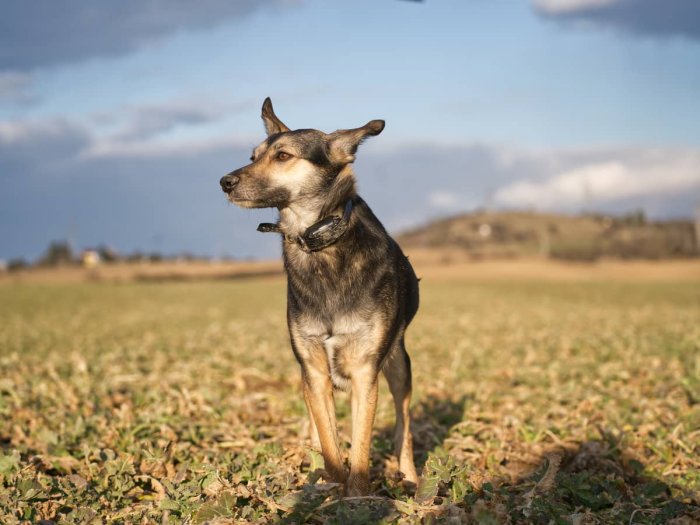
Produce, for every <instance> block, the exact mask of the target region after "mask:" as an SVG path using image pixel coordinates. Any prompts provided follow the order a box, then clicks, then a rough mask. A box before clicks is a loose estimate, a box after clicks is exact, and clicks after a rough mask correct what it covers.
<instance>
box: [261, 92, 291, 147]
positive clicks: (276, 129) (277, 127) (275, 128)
mask: <svg viewBox="0 0 700 525" xmlns="http://www.w3.org/2000/svg"><path fill="white" fill-rule="evenodd" d="M262 119H263V122H264V123H265V131H267V136H268V137H269V136H270V135H274V134H275V133H284V132H285V131H289V128H288V127H287V126H285V125H284V123H283V122H282V121H281V120H280V119H278V118H277V115H275V110H274V109H272V100H270V97H267V98H266V99H265V102H263V105H262Z"/></svg>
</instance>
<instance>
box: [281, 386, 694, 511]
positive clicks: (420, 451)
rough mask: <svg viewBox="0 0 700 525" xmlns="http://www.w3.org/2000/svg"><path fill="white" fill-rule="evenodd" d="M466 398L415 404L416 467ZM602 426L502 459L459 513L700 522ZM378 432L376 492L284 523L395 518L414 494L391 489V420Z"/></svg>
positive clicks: (439, 443) (436, 447)
mask: <svg viewBox="0 0 700 525" xmlns="http://www.w3.org/2000/svg"><path fill="white" fill-rule="evenodd" d="M469 400H470V399H469V396H460V397H456V398H447V397H440V396H431V395H428V396H425V397H423V398H422V399H420V400H419V401H418V402H417V403H416V404H414V405H413V407H412V415H413V422H412V431H413V440H414V458H415V462H416V468H417V470H418V472H421V471H424V468H425V467H426V465H425V464H426V461H427V460H428V458H429V457H430V456H431V454H435V453H437V454H440V453H444V449H445V444H446V439H447V438H448V437H449V436H450V433H451V432H452V431H453V430H454V427H455V425H457V424H458V423H460V422H462V421H463V420H464V413H465V406H466V405H467V403H468V402H469ZM599 432H600V438H599V439H592V440H590V441H587V442H584V443H573V444H569V445H567V446H564V445H562V444H561V443H559V444H551V443H542V442H535V443H532V444H531V446H528V447H527V449H524V450H522V451H520V452H523V453H524V456H527V460H526V461H524V462H518V461H514V460H513V459H512V458H506V459H504V461H503V462H502V464H501V467H502V468H501V469H500V471H499V473H498V479H495V478H494V479H488V478H486V477H484V478H482V479H481V481H480V482H479V483H477V484H474V487H473V489H472V491H471V492H470V494H467V495H466V496H465V497H464V499H463V500H462V502H461V504H460V507H461V509H462V510H461V511H460V512H462V515H461V519H462V520H465V519H466V520H467V521H469V520H472V519H473V518H475V516H473V515H471V516H470V513H473V512H477V513H481V514H482V515H481V517H479V516H476V518H478V519H476V521H477V522H481V521H480V520H481V518H483V520H485V522H489V523H490V522H494V523H500V522H508V521H509V520H512V518H513V516H509V515H508V514H507V513H506V514H502V512H503V509H504V508H507V507H510V505H511V504H512V505H516V503H514V502H517V505H520V506H521V507H522V506H524V505H527V506H529V507H528V510H527V512H528V513H529V517H527V518H526V521H525V522H528V523H530V522H531V523H548V522H550V523H551V522H557V519H559V520H560V521H561V520H563V519H564V518H565V517H566V516H568V514H567V513H570V512H571V509H572V508H578V509H579V511H577V512H579V514H581V516H584V515H586V514H588V513H591V512H592V513H596V514H597V513H601V514H600V515H601V516H602V515H605V516H607V518H610V519H612V520H613V521H609V522H610V523H613V522H615V523H617V522H620V523H622V522H623V521H624V523H631V522H634V523H655V524H656V523H659V524H660V523H668V522H670V521H672V520H674V521H673V522H674V523H676V522H677V523H695V522H696V521H693V520H696V519H697V520H700V507H699V506H698V505H697V502H695V503H693V502H690V503H689V502H688V501H682V500H681V499H680V498H674V497H673V496H672V492H671V488H670V487H669V486H668V484H667V483H666V482H665V481H663V480H662V479H660V478H658V477H655V476H653V475H652V474H650V473H649V471H648V469H647V468H646V466H645V465H643V464H642V463H641V462H640V461H638V460H637V459H635V457H634V456H633V455H631V454H629V453H628V451H626V449H625V447H624V446H623V444H622V442H621V438H620V436H619V435H617V434H616V433H614V432H612V431H609V430H605V429H602V428H601V429H599ZM374 436H375V437H374V443H373V449H372V465H373V467H372V472H371V477H372V479H373V480H374V483H375V485H374V487H373V495H372V496H370V497H368V498H366V499H362V498H361V501H360V500H358V501H352V500H353V498H350V500H347V499H338V500H335V501H333V502H332V504H330V505H329V504H327V505H329V506H328V507H327V508H326V509H325V512H323V516H319V515H316V511H315V510H311V512H308V509H307V512H306V513H304V512H301V513H299V512H294V513H293V514H292V516H287V518H286V519H283V520H282V522H284V523H298V522H299V521H295V520H294V517H296V519H298V518H299V517H300V516H303V515H305V516H306V518H309V517H311V516H314V517H316V518H318V519H319V520H321V521H319V522H323V523H343V524H345V523H348V524H353V523H357V524H360V523H384V522H386V520H387V519H391V518H392V516H395V515H396V507H395V505H394V504H393V502H392V500H393V499H403V498H405V497H408V496H410V494H407V493H406V492H403V493H401V492H396V491H394V492H393V493H392V487H393V488H394V489H396V487H398V486H400V483H399V482H398V481H397V480H398V478H397V465H396V458H395V457H394V456H393V436H394V428H393V425H387V426H382V427H380V428H379V429H378V430H377V431H376V432H375V434H374ZM521 457H522V455H521ZM457 463H459V461H457ZM476 470H478V469H476ZM449 490H450V489H449V488H447V487H444V486H441V489H440V494H439V495H438V501H439V500H440V498H441V497H448V494H449ZM517 505H516V506H517ZM514 508H515V507H514ZM498 509H501V510H500V511H499V510H498ZM295 510H296V511H302V510H303V509H302V508H301V507H300V508H298V509H295ZM512 510H513V509H511V511H512ZM514 512H515V511H514ZM518 512H519V511H518ZM562 513H564V514H562ZM606 513H607V514H606ZM565 514H566V516H564V515H565ZM591 515H592V514H591ZM519 517H520V518H524V516H519ZM569 517H570V516H569ZM290 518H291V520H290ZM607 518H606V519H607ZM456 519H457V518H456ZM567 519H568V518H567ZM581 519H583V518H581ZM684 519H687V520H689V521H683V520H684ZM489 520H490V521H489ZM619 520H622V521H619ZM675 520H680V521H675ZM303 521H306V520H303ZM515 521H518V519H515ZM518 522H520V521H518ZM567 522H568V521H567ZM698 522H700V521H698ZM581 523H587V522H586V521H585V520H584V521H581Z"/></svg>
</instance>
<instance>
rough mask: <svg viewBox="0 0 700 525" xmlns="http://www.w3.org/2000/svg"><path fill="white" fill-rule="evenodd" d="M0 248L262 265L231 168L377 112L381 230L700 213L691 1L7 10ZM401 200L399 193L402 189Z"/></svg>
mask: <svg viewBox="0 0 700 525" xmlns="http://www.w3.org/2000/svg"><path fill="white" fill-rule="evenodd" d="M4 13H5V15H4V17H3V20H2V21H1V22H0V182H2V184H3V186H4V187H5V191H3V192H1V193H0V258H10V257H14V256H24V257H29V258H34V257H36V256H38V255H39V254H40V253H41V251H42V250H43V249H44V248H45V246H46V245H47V244H48V242H49V241H50V240H52V239H57V238H66V237H68V238H70V239H71V241H72V242H73V243H74V244H75V245H76V247H77V248H80V247H83V246H91V245H96V244H99V243H106V244H109V245H111V246H114V247H115V248H116V249H118V250H120V251H131V250H135V249H140V250H161V251H165V252H169V253H176V252H181V251H191V252H196V253H202V254H207V255H223V254H228V255H233V256H241V257H244V256H245V257H249V256H256V257H269V256H275V255H277V254H278V253H279V247H278V246H277V244H278V243H277V240H276V239H274V236H263V235H260V234H256V233H255V231H254V230H255V225H256V224H257V222H259V221H261V220H270V219H272V218H274V212H273V211H270V210H262V211H252V212H251V211H246V210H238V209H237V208H234V207H232V206H230V205H228V204H227V203H226V202H225V200H224V198H223V195H221V194H220V191H219V190H218V188H217V182H218V179H219V177H220V176H221V175H223V174H224V173H226V172H228V171H230V170H231V169H233V168H236V167H239V166H240V165H243V164H245V163H246V162H247V157H248V155H249V151H250V149H251V147H252V146H253V145H255V144H256V143H257V142H259V141H260V140H262V138H263V130H262V124H261V122H260V117H259V114H260V105H261V103H262V100H263V99H264V97H265V96H271V97H272V99H273V101H274V103H275V108H276V110H277V113H278V115H280V117H281V118H282V119H283V120H284V121H285V122H286V123H287V124H288V125H290V126H291V127H292V128H298V127H314V128H318V129H321V130H324V131H332V130H334V129H337V128H344V127H354V126H358V125H362V124H364V123H365V122H366V121H368V120H370V119H374V118H383V119H385V120H386V121H387V127H386V130H385V131H384V132H383V133H382V135H381V136H379V137H377V138H373V139H372V140H371V141H368V142H367V143H366V144H365V145H364V146H363V148H362V149H361V150H360V152H359V155H358V161H357V163H356V168H357V170H356V171H357V174H358V180H359V186H360V190H361V194H362V195H363V196H364V197H365V198H366V200H367V201H368V202H369V203H370V205H372V206H373V208H374V209H375V211H376V212H377V214H378V215H379V217H380V218H382V219H383V220H384V222H385V223H386V225H387V226H388V227H389V228H390V229H391V230H393V231H398V230H400V229H402V228H406V227H410V226H414V225H417V224H421V223H423V222H425V221H426V220H429V219H431V218H435V217H438V216H442V215H449V214H452V213H458V212H463V211H467V210H470V209H474V208H476V207H480V206H484V205H489V206H493V207H497V208H527V209H541V210H550V209H553V210H558V211H566V212H578V211H581V210H599V211H611V212H624V211H629V210H631V209H636V208H643V209H645V210H646V211H647V213H649V214H650V215H652V216H657V217H675V216H690V215H692V213H693V210H694V208H695V206H696V205H698V204H700V144H699V143H698V142H699V139H700V97H698V95H697V92H698V86H700V29H699V28H700V7H699V6H698V4H697V2H695V0H668V1H666V2H655V1H652V0H532V1H526V0H498V1H491V0H462V1H459V0H454V1H448V0H443V1H440V0H426V1H424V2H410V1H401V0H374V1H369V0H368V1H353V2H349V1H334V0H331V1H328V0H326V1H314V0H303V1H302V0H298V1H291V0H290V1H275V0H259V1H252V0H251V1H243V0H204V1H202V2H196V3H193V2H186V1H184V0H179V1H169V2H166V1H165V0H148V1H137V0H129V1H125V2H122V3H114V2H109V1H107V0H96V1H94V2H91V3H85V2H78V1H77V0H76V1H69V2H66V3H62V4H61V8H60V9H58V8H56V4H55V2H52V1H51V0H40V1H37V2H32V3H27V2H22V1H21V0H10V1H6V2H5V5H4ZM397 193H398V195H400V198H397Z"/></svg>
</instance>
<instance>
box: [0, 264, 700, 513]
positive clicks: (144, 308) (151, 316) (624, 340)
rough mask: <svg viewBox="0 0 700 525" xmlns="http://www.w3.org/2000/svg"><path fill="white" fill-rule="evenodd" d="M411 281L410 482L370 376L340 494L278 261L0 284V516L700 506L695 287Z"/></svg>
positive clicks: (697, 283) (691, 283)
mask: <svg viewBox="0 0 700 525" xmlns="http://www.w3.org/2000/svg"><path fill="white" fill-rule="evenodd" d="M574 274H575V272H574ZM426 275H428V277H426V278H425V279H424V280H423V282H422V304H421V309H420V311H419V314H418V316H417V318H416V320H415V322H414V324H413V325H412V326H411V328H410V329H409V332H408V337H407V346H408V350H409V353H410V355H411V357H412V361H413V371H414V377H415V388H414V397H413V412H414V415H415V420H414V425H413V428H414V435H415V443H416V462H417V465H418V470H419V472H420V471H421V470H422V471H423V478H422V481H421V483H420V484H419V486H418V491H417V493H416V494H413V493H412V490H411V488H410V487H405V486H404V485H403V484H402V483H401V480H400V478H399V476H398V475H397V472H396V462H395V459H394V458H393V457H392V455H391V443H390V441H391V439H390V436H391V433H392V430H391V427H392V425H393V413H392V410H393V408H392V404H391V402H390V398H389V394H388V390H387V388H386V385H385V384H382V389H381V391H380V404H379V412H378V415H377V421H376V424H375V432H374V440H373V453H372V483H373V485H372V495H371V496H370V497H368V498H344V499H343V498H341V497H340V493H341V492H340V488H339V487H338V486H336V485H334V484H331V483H327V482H325V481H324V479H323V478H322V470H321V469H322V460H321V458H320V456H319V455H318V454H317V453H315V452H314V451H312V450H310V449H309V446H308V439H307V434H306V433H307V427H306V415H305V408H304V403H303V401H302V397H301V392H300V377H299V371H298V366H297V364H296V362H295V361H294V358H293V356H292V353H291V350H290V349H289V343H288V336H287V332H286V328H285V312H284V300H285V299H284V293H285V292H284V289H285V288H284V280H283V278H281V277H267V278H258V279H248V280H218V281H200V282H168V281H163V282H133V283H105V282H88V283H81V282H64V283H60V282H36V283H33V282H19V283H18V282H7V281H6V282H0V297H1V298H2V300H1V301H0V445H1V448H0V523H4V524H8V525H9V524H13V523H44V524H48V523H51V522H55V523H59V522H60V523H91V522H94V523H103V522H107V523H152V522H156V523H181V522H184V523H205V522H208V523H239V522H252V523H271V522H281V523H301V522H309V523H358V524H360V523H414V522H423V523H542V524H547V523H571V524H584V523H605V524H608V523H625V524H627V523H678V524H680V523H688V524H690V523H697V522H698V520H700V506H699V505H700V460H699V459H698V458H699V457H700V351H699V350H700V322H699V321H700V280H697V279H691V278H687V276H684V277H681V278H679V279H678V280H674V279H669V278H664V279H656V280H654V281H649V280H644V279H642V278H641V277H639V276H638V275H636V274H635V275H633V276H632V277H631V278H628V279H624V280H621V279H615V280H611V279H608V278H597V277H595V276H593V277H592V278H591V277H590V276H588V277H586V279H585V280H579V279H576V278H573V277H571V275H568V274H567V275H565V276H563V277H562V278H555V279H553V278H551V275H550V274H548V273H547V272H546V271H545V272H543V273H542V274H541V276H540V277H538V276H537V275H535V274H533V272H530V273H528V278H527V279H515V280H514V279H512V278H501V277H498V276H495V277H494V276H491V277H489V278H488V279H480V278H479V272H478V271H476V272H472V273H471V274H469V275H467V276H465V277H460V276H459V275H458V274H457V273H455V272H446V273H445V275H447V277H445V278H442V279H440V278H439V275H440V272H438V271H435V272H432V273H430V272H427V273H426ZM338 411H339V414H340V425H341V437H342V441H343V442H344V443H345V444H346V445H347V440H348V429H349V423H350V421H349V419H350V418H349V410H348V404H347V400H346V399H345V397H344V396H340V397H339V399H338ZM41 520H44V521H41Z"/></svg>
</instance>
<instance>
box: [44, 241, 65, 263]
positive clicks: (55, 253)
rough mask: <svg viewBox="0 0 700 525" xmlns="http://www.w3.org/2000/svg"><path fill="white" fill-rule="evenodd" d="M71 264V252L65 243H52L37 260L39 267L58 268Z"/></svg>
mask: <svg viewBox="0 0 700 525" xmlns="http://www.w3.org/2000/svg"><path fill="white" fill-rule="evenodd" d="M73 262H74V259H73V250H72V249H71V247H70V244H68V242H66V241H53V242H52V243H51V244H49V247H48V248H47V249H46V252H45V253H44V255H43V256H42V257H41V259H39V264H40V265H41V266H59V265H63V264H72V263H73Z"/></svg>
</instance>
